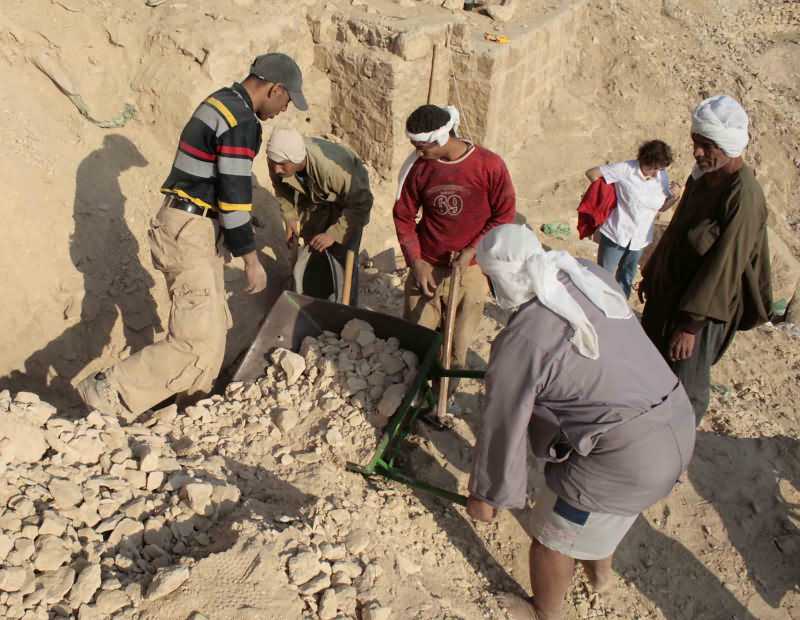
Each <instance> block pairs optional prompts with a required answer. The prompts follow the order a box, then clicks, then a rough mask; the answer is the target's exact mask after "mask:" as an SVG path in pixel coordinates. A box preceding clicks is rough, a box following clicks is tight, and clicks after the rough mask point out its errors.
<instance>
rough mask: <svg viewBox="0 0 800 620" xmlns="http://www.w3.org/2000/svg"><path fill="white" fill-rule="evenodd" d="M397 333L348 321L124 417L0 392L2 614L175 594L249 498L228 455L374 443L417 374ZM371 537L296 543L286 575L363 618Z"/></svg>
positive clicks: (107, 612) (108, 610)
mask: <svg viewBox="0 0 800 620" xmlns="http://www.w3.org/2000/svg"><path fill="white" fill-rule="evenodd" d="M399 344H400V343H399V342H398V341H397V340H396V339H395V338H389V339H387V340H382V339H379V338H377V337H376V336H375V333H374V330H373V329H372V327H371V326H370V325H369V324H367V323H365V322H363V321H359V320H353V321H351V322H350V323H348V324H347V325H346V326H345V328H344V330H343V331H342V333H341V335H337V334H333V333H329V332H325V333H323V334H321V335H320V337H319V338H306V339H305V340H304V341H303V344H302V347H301V350H300V352H299V353H294V352H292V351H289V350H286V349H278V350H276V351H275V352H274V353H273V356H272V361H273V364H272V365H271V366H270V367H268V368H267V369H266V372H265V376H264V377H262V378H261V379H259V380H257V381H255V382H254V383H248V384H241V383H240V384H232V385H230V386H229V387H228V389H227V392H226V395H225V397H223V396H214V397H212V398H208V399H205V400H202V401H200V402H199V403H197V404H196V405H195V406H192V407H188V408H187V409H186V410H185V411H184V412H181V413H180V414H179V413H178V411H177V408H176V407H175V406H174V405H172V406H169V407H166V408H164V409H161V410H159V411H156V412H148V413H147V414H145V415H144V416H142V418H140V420H139V421H137V422H136V423H134V424H131V425H128V426H121V425H120V423H119V422H118V420H116V419H114V418H112V417H109V416H105V415H102V414H100V413H99V412H97V411H95V412H92V413H91V414H90V415H88V416H87V417H86V418H84V419H79V420H69V419H64V418H59V417H57V416H56V413H57V412H56V409H55V408H54V407H52V406H51V405H49V404H47V403H45V402H42V401H41V400H40V399H39V397H38V396H36V395H35V394H32V393H25V392H20V393H18V394H16V395H13V396H12V394H11V393H9V392H8V391H4V392H2V393H0V472H2V474H3V475H2V481H0V567H1V568H0V617H2V618H11V619H18V618H23V619H24V620H33V619H39V618H41V619H43V620H44V619H46V618H53V617H64V618H72V617H78V618H80V619H81V620H91V619H94V618H115V619H122V618H130V617H132V616H133V614H134V610H135V608H136V607H137V606H138V604H139V603H141V601H142V600H143V599H148V600H153V599H158V598H160V597H163V596H166V595H167V594H169V593H171V592H173V591H174V590H175V589H177V588H178V587H180V586H181V584H182V583H183V582H185V581H186V579H187V578H188V577H189V574H190V567H191V565H192V562H193V560H191V559H190V557H189V556H197V555H203V550H204V549H205V548H208V547H209V545H210V544H211V542H212V536H211V535H210V534H209V532H210V530H211V529H212V527H213V525H214V524H215V523H216V522H218V521H219V520H220V519H221V518H222V517H225V516H227V515H228V514H229V513H230V512H231V511H232V509H233V508H234V507H235V506H236V505H237V504H238V503H239V500H240V496H241V492H240V488H239V486H236V485H232V484H229V483H228V482H226V481H227V480H228V479H230V476H229V475H228V469H229V461H227V460H226V457H232V456H241V455H242V454H243V453H248V454H247V456H248V457H250V460H251V461H252V458H253V456H254V454H253V449H252V448H253V446H254V442H256V441H260V442H261V444H262V448H264V450H266V451H268V453H269V454H271V455H272V456H273V457H274V458H275V460H276V462H277V464H278V465H279V466H286V467H292V466H293V465H296V464H297V463H300V464H303V463H306V464H310V463H315V462H317V461H319V460H321V459H322V458H323V456H324V455H325V454H326V453H327V454H328V455H329V456H330V457H331V458H330V459H329V460H332V461H339V460H342V459H356V460H359V459H364V458H366V457H368V456H369V455H370V454H371V452H372V450H373V449H374V445H375V438H376V437H377V436H378V435H379V433H380V430H379V429H380V428H381V427H382V426H383V425H384V424H385V422H386V420H388V418H389V416H391V414H392V413H393V412H394V411H395V409H396V408H397V406H398V405H399V404H400V401H401V400H402V398H403V396H404V395H405V393H406V391H407V389H408V385H409V383H410V382H411V381H412V380H413V379H414V377H415V374H416V369H417V364H418V360H417V358H416V356H415V355H414V354H413V353H411V352H408V351H403V350H401V349H400V346H399ZM311 430H313V431H315V432H310V431H311ZM256 456H257V454H256ZM242 460H244V459H242ZM242 488H247V487H246V485H242ZM340 512H346V511H340ZM337 514H338V512H337V511H336V510H331V511H329V512H327V513H326V518H330V519H333V520H334V521H335V520H336V519H337ZM347 517H348V518H349V513H347ZM339 518H341V519H343V518H344V517H343V516H341V515H340V517H339ZM368 545H369V539H368V536H366V534H365V533H364V532H359V531H358V530H356V531H353V532H352V533H351V534H349V535H348V536H347V537H346V539H345V540H343V541H342V543H341V544H329V543H325V544H322V543H319V544H313V543H309V544H307V545H305V546H302V547H301V546H298V547H297V548H296V549H295V551H294V553H293V554H292V556H291V558H290V559H289V560H288V564H287V570H288V574H289V578H290V581H291V582H292V583H294V584H296V585H297V587H298V591H299V593H300V595H301V596H302V597H303V598H304V600H305V601H306V604H307V605H308V606H309V607H310V608H312V609H313V611H314V612H315V613H318V615H319V617H321V618H335V617H338V616H339V615H341V614H344V615H345V617H346V616H352V615H354V613H355V604H356V603H355V601H356V593H357V592H359V591H362V590H364V589H365V588H367V587H369V584H370V581H374V579H375V573H376V571H377V570H378V568H377V565H376V564H374V563H371V562H370V561H369V560H368V559H367V558H365V557H364V556H363V552H364V550H365V549H366V547H367V546H368ZM380 609H381V608H380V606H377V607H375V609H374V610H373V611H371V612H369V613H372V616H370V617H373V618H379V617H381V613H382V612H381V611H380ZM373 612H374V613H373Z"/></svg>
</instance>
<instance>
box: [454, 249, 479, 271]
mask: <svg viewBox="0 0 800 620" xmlns="http://www.w3.org/2000/svg"><path fill="white" fill-rule="evenodd" d="M475 253H476V250H475V248H473V247H472V246H467V247H465V248H464V249H463V250H461V252H459V253H458V254H457V255H456V258H455V260H454V261H453V267H458V268H459V269H460V270H461V271H464V270H465V269H466V268H467V267H469V266H470V263H472V259H473V258H475Z"/></svg>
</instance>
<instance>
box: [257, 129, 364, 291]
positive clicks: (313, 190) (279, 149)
mask: <svg viewBox="0 0 800 620" xmlns="http://www.w3.org/2000/svg"><path fill="white" fill-rule="evenodd" d="M267 157H268V159H269V173H270V178H271V179H272V185H273V188H274V189H275V196H276V197H277V198H278V202H279V205H280V209H281V213H282V214H283V219H284V223H285V225H286V240H287V242H291V241H292V239H293V238H298V237H299V238H301V239H303V241H304V242H305V243H306V245H308V246H309V247H311V248H312V249H313V250H315V251H317V252H325V251H327V252H328V253H329V254H330V255H331V256H333V257H334V258H335V259H336V260H337V261H338V262H339V263H340V264H341V265H342V266H344V263H345V256H346V253H347V251H348V250H350V251H352V252H353V253H354V254H355V255H356V256H358V250H359V246H360V245H361V235H362V232H363V230H364V227H365V226H366V225H367V224H368V223H369V216H370V211H371V210H372V202H373V199H372V192H371V191H370V186H369V175H368V173H367V169H366V167H365V166H364V163H363V162H362V161H361V159H359V158H358V156H357V155H356V154H355V153H354V152H353V151H352V150H350V149H349V148H348V147H346V146H344V145H342V144H336V143H334V142H330V141H328V140H323V139H322V138H304V137H303V136H302V135H301V134H300V133H299V132H298V131H296V130H294V129H284V128H280V129H276V130H275V131H273V132H272V135H271V136H270V139H269V142H268V144H267ZM352 283H353V286H352V294H351V299H350V301H351V302H352V303H355V302H356V298H357V293H358V284H357V283H358V279H357V270H355V269H354V272H353V282H352Z"/></svg>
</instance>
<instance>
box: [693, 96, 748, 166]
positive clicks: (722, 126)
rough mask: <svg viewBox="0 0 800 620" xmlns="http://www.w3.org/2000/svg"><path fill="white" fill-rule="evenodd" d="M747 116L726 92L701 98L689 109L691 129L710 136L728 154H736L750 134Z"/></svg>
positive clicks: (735, 155) (745, 143) (739, 153)
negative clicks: (700, 100)
mask: <svg viewBox="0 0 800 620" xmlns="http://www.w3.org/2000/svg"><path fill="white" fill-rule="evenodd" d="M748 125H749V119H748V118H747V112H745V111H744V108H743V107H742V106H741V104H740V103H739V102H738V101H736V100H735V99H733V98H732V97H728V96H727V95H717V96H715V97H709V98H708V99H706V100H704V101H702V102H701V103H700V105H698V106H697V107H696V108H695V110H694V112H693V113H692V133H696V134H700V135H701V136H703V137H704V138H708V139H709V140H712V141H713V142H714V143H715V144H716V145H717V146H718V147H719V148H721V149H722V150H723V152H724V153H725V154H726V155H727V156H728V157H739V156H740V155H741V154H742V153H743V152H744V149H745V147H746V146H747V143H748V142H749V141H750V135H749V134H748V132H747V128H748Z"/></svg>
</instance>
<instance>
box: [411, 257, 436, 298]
mask: <svg viewBox="0 0 800 620" xmlns="http://www.w3.org/2000/svg"><path fill="white" fill-rule="evenodd" d="M412 270H413V272H414V279H415V280H416V281H417V285H418V286H419V288H420V289H422V294H423V295H425V296H426V297H433V294H434V293H435V292H436V280H434V279H433V265H431V264H430V263H429V262H427V261H424V260H422V259H421V258H418V259H417V260H415V261H414V265H413V266H412Z"/></svg>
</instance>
